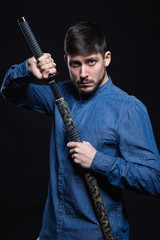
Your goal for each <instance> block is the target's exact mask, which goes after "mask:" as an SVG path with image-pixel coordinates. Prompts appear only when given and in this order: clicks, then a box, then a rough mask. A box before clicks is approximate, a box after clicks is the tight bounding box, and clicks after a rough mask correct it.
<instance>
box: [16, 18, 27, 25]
mask: <svg viewBox="0 0 160 240" xmlns="http://www.w3.org/2000/svg"><path fill="white" fill-rule="evenodd" d="M25 21H26V20H25V17H21V18H19V19H18V20H17V22H18V23H19V24H21V23H23V22H25Z"/></svg>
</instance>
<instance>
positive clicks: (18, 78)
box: [2, 22, 160, 240]
mask: <svg viewBox="0 0 160 240" xmlns="http://www.w3.org/2000/svg"><path fill="white" fill-rule="evenodd" d="M64 50H65V61H66V64H67V67H68V70H69V74H70V78H71V80H69V81H63V82H59V83H58V87H59V89H60V92H61V93H62V96H64V97H65V99H66V101H67V102H68V104H69V107H70V109H71V112H72V115H73V118H74V120H75V122H76V125H77V127H78V129H79V131H80V134H81V137H82V139H83V142H82V143H75V142H69V140H68V137H67V134H66V132H65V130H64V124H63V121H62V119H61V116H60V114H59V112H58V109H57V107H56V106H55V103H54V97H53V94H52V92H51V89H50V87H49V86H46V85H35V84H33V83H32V82H33V79H34V78H38V79H47V78H48V76H49V75H54V74H56V64H55V63H54V60H53V59H52V58H51V55H50V54H44V55H43V56H41V57H40V58H39V59H38V60H37V61H36V60H35V58H34V57H32V58H30V59H29V60H27V61H25V62H23V63H21V64H18V65H14V66H12V67H11V68H10V69H9V71H8V72H7V73H6V76H5V79H4V82H3V84H2V94H3V95H4V96H5V97H6V98H7V99H8V100H10V101H11V102H13V103H16V104H18V105H19V106H22V107H27V108H30V109H32V110H34V111H38V112H41V113H44V114H49V115H50V116H51V117H52V119H53V127H52V135H51V143H50V181H49V190H48V197H47V201H46V205H45V210H44V217H43V225H42V230H41V232H40V236H39V238H40V240H55V239H59V240H60V239H65V240H85V239H87V240H91V239H92V240H102V239H103V235H102V231H101V228H100V224H99V222H98V220H97V217H96V214H95V212H94V209H93V206H92V202H91V199H90V196H89V194H88V190H87V188H86V185H85V182H84V179H83V170H84V169H87V170H88V171H91V172H92V173H93V174H94V175H95V176H96V178H97V180H98V184H99V187H100V191H101V194H102V197H103V200H104V203H105V206H106V209H107V212H108V217H109V220H110V223H111V227H112V230H113V233H114V237H115V239H116V240H128V239H129V224H128V219H127V216H126V214H125V211H124V208H123V202H122V196H121V191H122V190H123V189H131V188H132V189H133V190H137V191H140V192H143V193H150V194H153V195H159V194H160V157H159V153H158V150H157V147H156V143H155V140H154V136H153V131H152V127H151V123H150V120H149V116H148V113H147V110H146V108H145V106H144V105H143V104H142V103H141V102H140V101H139V100H138V99H136V98H135V97H133V96H129V95H128V94H127V93H125V92H123V91H122V90H120V89H119V88H117V87H116V86H115V85H114V84H113V83H112V80H111V78H110V77H109V76H108V74H107V70H106V68H107V67H108V65H109V64H110V61H111V53H110V52H109V51H108V50H107V47H106V41H105V37H104V34H103V32H102V31H101V29H100V27H99V26H97V25H96V24H93V23H89V22H81V23H78V24H75V25H73V26H71V27H70V28H69V30H68V31H67V34H66V37H65V43H64Z"/></svg>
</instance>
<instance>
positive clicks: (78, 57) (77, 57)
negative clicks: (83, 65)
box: [67, 53, 102, 62]
mask: <svg viewBox="0 0 160 240" xmlns="http://www.w3.org/2000/svg"><path fill="white" fill-rule="evenodd" d="M92 58H94V59H100V58H102V55H101V54H100V53H93V54H90V55H82V54H70V55H68V56H67V59H68V61H69V62H70V61H86V60H87V59H92Z"/></svg>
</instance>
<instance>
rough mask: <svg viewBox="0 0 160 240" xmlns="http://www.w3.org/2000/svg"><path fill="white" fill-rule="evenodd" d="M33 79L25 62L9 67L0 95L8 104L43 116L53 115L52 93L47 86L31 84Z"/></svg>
mask: <svg viewBox="0 0 160 240" xmlns="http://www.w3.org/2000/svg"><path fill="white" fill-rule="evenodd" d="M33 80H34V77H33V75H32V74H31V73H30V72H29V70H28V68H27V60H26V61H24V62H22V63H20V64H15V65H13V66H11V68H10V69H9V70H8V71H7V73H6V75H5V77H4V81H3V83H2V86H1V93H2V95H3V96H4V98H6V99H7V100H8V101H9V102H11V103H14V104H16V105H18V106H20V107H24V108H27V109H31V110H33V111H37V112H40V113H43V114H47V115H52V113H53V100H54V97H53V93H52V91H51V89H50V87H49V86H47V85H37V84H33Z"/></svg>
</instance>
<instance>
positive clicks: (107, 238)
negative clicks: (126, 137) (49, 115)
mask: <svg viewBox="0 0 160 240" xmlns="http://www.w3.org/2000/svg"><path fill="white" fill-rule="evenodd" d="M18 23H19V26H20V28H21V30H22V32H23V34H24V36H25V38H26V40H27V42H28V44H29V46H30V48H31V50H32V53H33V55H34V56H35V58H36V59H38V58H39V57H40V56H42V55H43V52H42V50H41V48H40V46H39V44H38V42H37V40H36V38H35V36H34V35H33V32H32V31H31V28H30V26H29V24H28V23H27V21H26V20H25V18H24V17H22V18H20V19H18ZM48 83H49V85H50V87H51V89H52V92H53V94H54V96H55V99H56V100H55V102H56V105H57V107H58V110H59V112H60V114H61V117H62V119H63V122H64V124H65V127H66V130H67V134H68V137H69V139H70V141H73V142H82V139H81V136H80V133H79V131H78V128H77V126H76V124H75V122H74V119H73V117H72V114H71V111H70V108H69V106H68V104H67V102H66V101H65V99H64V97H62V96H61V93H60V92H59V89H58V88H57V85H56V82H55V80H54V79H53V78H51V79H49V81H48ZM84 178H85V181H86V185H87V186H88V190H89V193H90V196H91V198H92V202H93V206H94V209H95V212H96V215H97V218H98V221H99V223H100V226H101V229H102V233H103V236H104V240H114V236H113V232H112V228H111V225H110V222H109V219H108V215H107V211H106V207H105V205H104V202H103V199H102V196H101V194H100V189H99V186H98V183H97V179H96V178H95V177H94V175H93V174H91V173H90V172H87V173H84Z"/></svg>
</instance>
